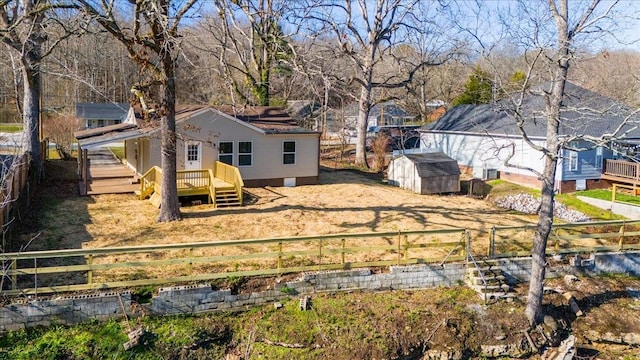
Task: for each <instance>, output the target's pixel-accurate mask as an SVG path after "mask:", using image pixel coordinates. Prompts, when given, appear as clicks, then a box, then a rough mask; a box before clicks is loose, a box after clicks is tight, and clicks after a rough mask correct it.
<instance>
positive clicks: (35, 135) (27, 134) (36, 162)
mask: <svg viewBox="0 0 640 360" xmlns="http://www.w3.org/2000/svg"><path fill="white" fill-rule="evenodd" d="M22 65H23V70H22V77H23V88H24V98H23V100H22V103H23V105H22V108H23V109H22V110H23V111H22V124H23V140H22V149H23V151H27V152H30V153H31V168H32V169H33V172H34V173H35V174H36V176H37V178H38V179H40V178H41V176H42V172H43V169H44V167H43V163H42V150H41V146H40V91H41V88H40V86H41V84H40V48H39V46H38V45H34V47H33V48H31V49H29V50H25V54H24V55H23V57H22Z"/></svg>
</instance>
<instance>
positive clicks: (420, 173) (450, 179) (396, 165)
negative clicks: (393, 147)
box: [387, 152, 460, 195]
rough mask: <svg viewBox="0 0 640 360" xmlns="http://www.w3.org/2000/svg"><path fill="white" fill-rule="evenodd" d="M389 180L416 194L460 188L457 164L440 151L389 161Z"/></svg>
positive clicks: (399, 157)
mask: <svg viewBox="0 0 640 360" xmlns="http://www.w3.org/2000/svg"><path fill="white" fill-rule="evenodd" d="M387 178H388V180H389V183H390V184H392V185H395V186H399V187H401V188H403V189H407V190H411V191H413V192H416V193H418V194H423V195H425V194H438V193H448V192H458V191H460V169H459V168H458V163H457V162H456V161H455V160H454V159H452V158H450V157H448V156H447V155H445V154H444V153H442V152H430V153H420V154H403V155H400V156H398V157H396V158H394V159H393V160H391V163H390V164H389V170H388V175H387Z"/></svg>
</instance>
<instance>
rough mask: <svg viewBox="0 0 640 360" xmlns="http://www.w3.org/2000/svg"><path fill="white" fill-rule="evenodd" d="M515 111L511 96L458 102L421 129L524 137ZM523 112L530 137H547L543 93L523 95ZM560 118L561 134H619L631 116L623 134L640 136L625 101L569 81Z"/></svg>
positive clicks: (597, 135) (639, 131) (636, 120)
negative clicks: (475, 102) (494, 100)
mask: <svg viewBox="0 0 640 360" xmlns="http://www.w3.org/2000/svg"><path fill="white" fill-rule="evenodd" d="M512 113H513V104H512V103H511V102H510V100H509V99H505V100H501V101H499V102H497V103H495V104H482V105H458V106H456V107H454V108H453V109H451V110H449V111H448V112H447V113H446V114H445V115H443V116H442V117H441V118H440V119H438V120H437V121H436V122H434V123H432V124H429V125H426V126H423V127H422V128H421V129H420V131H426V132H456V133H469V134H482V135H487V136H489V135H497V136H500V135H502V136H520V133H519V132H518V128H517V124H516V120H515V118H514V117H513V116H512V115H511V114H512ZM521 114H522V116H523V117H524V119H525V121H524V126H523V128H524V130H525V132H526V133H527V135H528V136H529V137H531V138H540V139H544V138H546V119H545V104H544V98H543V97H542V96H537V95H533V94H527V95H526V96H525V97H524V98H523V103H522V111H521ZM560 117H561V121H560V128H559V134H560V135H561V136H571V135H587V136H594V137H600V136H602V135H607V134H611V135H615V134H613V133H614V132H615V131H616V129H617V128H618V127H619V126H620V125H621V124H623V123H624V121H625V119H626V118H627V117H630V122H632V123H633V124H628V125H624V126H623V128H622V133H624V132H626V131H629V133H628V134H626V137H632V138H636V137H640V130H638V129H635V130H634V129H633V127H634V126H635V125H637V124H638V120H639V119H638V117H636V116H635V114H633V112H632V111H631V110H630V109H628V108H627V107H626V106H625V105H624V104H621V103H619V102H617V101H615V100H613V99H611V98H608V97H605V96H602V95H599V94H597V93H594V92H593V91H590V90H587V89H584V88H582V87H580V86H577V85H575V84H572V83H569V82H567V84H566V87H565V98H564V100H563V106H562V109H561V114H560ZM619 133H621V132H619Z"/></svg>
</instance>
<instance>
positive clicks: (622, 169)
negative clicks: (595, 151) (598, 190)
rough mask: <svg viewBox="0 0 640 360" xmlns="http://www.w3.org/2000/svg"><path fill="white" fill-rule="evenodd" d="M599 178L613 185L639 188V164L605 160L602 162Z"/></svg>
mask: <svg viewBox="0 0 640 360" xmlns="http://www.w3.org/2000/svg"><path fill="white" fill-rule="evenodd" d="M601 178H602V179H604V180H609V181H611V182H613V183H622V184H628V185H632V186H634V187H640V163H636V162H631V161H624V160H611V159H607V160H605V161H604V169H603V171H602V176H601Z"/></svg>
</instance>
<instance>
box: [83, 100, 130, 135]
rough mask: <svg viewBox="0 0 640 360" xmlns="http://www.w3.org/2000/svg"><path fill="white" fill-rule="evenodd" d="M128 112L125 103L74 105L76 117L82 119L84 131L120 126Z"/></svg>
mask: <svg viewBox="0 0 640 360" xmlns="http://www.w3.org/2000/svg"><path fill="white" fill-rule="evenodd" d="M128 112H129V104H126V103H76V117H77V118H78V119H82V121H83V125H84V128H85V129H94V128H97V127H103V126H108V125H115V124H120V123H121V122H123V121H124V119H125V118H126V117H127V113H128Z"/></svg>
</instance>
